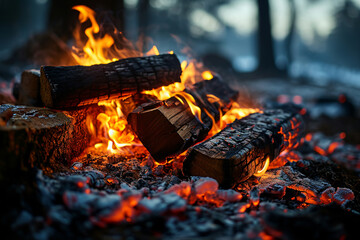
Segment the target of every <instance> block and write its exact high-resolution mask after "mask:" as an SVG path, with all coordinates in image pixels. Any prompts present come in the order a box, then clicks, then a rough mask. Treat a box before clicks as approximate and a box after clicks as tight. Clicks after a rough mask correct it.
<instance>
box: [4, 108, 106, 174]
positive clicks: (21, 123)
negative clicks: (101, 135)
mask: <svg viewBox="0 0 360 240" xmlns="http://www.w3.org/2000/svg"><path fill="white" fill-rule="evenodd" d="M100 109H101V108H99V107H88V108H83V109H79V110H76V111H67V112H59V111H54V110H50V109H46V108H36V107H27V106H14V105H9V104H5V105H1V106H0V140H1V143H2V144H1V145H0V152H1V153H2V157H3V159H1V161H0V178H1V177H2V176H4V174H5V173H6V172H7V171H20V170H27V169H29V168H32V167H38V168H41V169H42V170H43V171H44V172H45V173H46V174H50V173H52V172H54V171H58V170H61V169H63V166H67V165H69V163H70V161H71V159H72V158H73V157H76V156H78V155H79V154H81V152H82V151H83V150H84V149H85V148H86V147H87V146H88V143H89V141H90V137H91V136H90V134H89V133H88V131H87V128H86V123H85V122H86V116H87V115H88V114H92V113H94V114H97V113H98V112H100Z"/></svg>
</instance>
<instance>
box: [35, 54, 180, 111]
mask: <svg viewBox="0 0 360 240" xmlns="http://www.w3.org/2000/svg"><path fill="white" fill-rule="evenodd" d="M181 72H182V71H181V66H180V62H179V60H178V58H177V57H176V55H175V54H163V55H156V56H150V57H139V58H127V59H121V60H119V61H116V62H111V63H108V64H99V65H93V66H67V67H52V66H43V67H42V68H41V77H40V83H41V91H40V92H41V99H42V101H43V103H44V105H45V106H47V107H52V108H59V109H66V108H72V107H78V106H83V105H89V104H93V103H97V102H99V101H101V100H111V99H117V98H120V97H126V96H130V95H133V94H136V93H140V92H142V91H143V90H151V89H155V88H158V87H161V86H166V85H169V84H171V83H174V82H179V81H180V75H181Z"/></svg>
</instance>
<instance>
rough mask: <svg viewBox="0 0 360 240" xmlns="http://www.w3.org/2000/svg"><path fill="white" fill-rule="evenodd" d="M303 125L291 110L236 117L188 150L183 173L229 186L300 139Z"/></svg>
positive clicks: (250, 173)
mask: <svg viewBox="0 0 360 240" xmlns="http://www.w3.org/2000/svg"><path fill="white" fill-rule="evenodd" d="M303 128H304V124H303V120H302V117H301V115H299V114H298V113H297V111H294V110H286V111H285V110H281V109H276V110H265V111H264V112H263V113H254V114H251V115H249V116H247V117H245V118H242V119H240V120H236V121H235V122H233V123H232V124H230V125H229V126H228V127H226V128H225V129H223V130H222V131H221V132H219V133H218V134H216V135H215V136H213V137H212V138H210V139H208V140H206V141H204V142H202V143H200V144H198V145H195V146H194V147H192V148H190V149H189V152H188V155H187V157H186V159H185V161H184V165H183V170H184V173H185V174H187V175H191V176H203V177H212V178H215V179H216V180H217V181H218V182H219V184H220V185H222V186H224V187H231V186H233V185H235V184H236V183H239V182H241V181H244V180H246V179H248V178H249V177H251V176H252V175H253V174H254V173H257V172H258V171H260V170H261V169H263V168H264V167H265V162H266V160H267V158H269V161H272V160H273V159H274V158H276V157H277V156H278V155H279V154H280V152H281V151H283V150H284V149H286V148H287V147H292V146H294V145H296V144H297V142H298V140H300V137H301V134H302V132H303V130H304V129H303Z"/></svg>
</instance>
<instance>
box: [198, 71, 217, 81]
mask: <svg viewBox="0 0 360 240" xmlns="http://www.w3.org/2000/svg"><path fill="white" fill-rule="evenodd" d="M201 77H202V78H203V79H204V80H211V79H213V78H214V76H213V75H212V74H211V72H210V71H204V72H203V73H202V74H201Z"/></svg>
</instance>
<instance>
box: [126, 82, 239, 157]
mask: <svg viewBox="0 0 360 240" xmlns="http://www.w3.org/2000/svg"><path fill="white" fill-rule="evenodd" d="M186 92H187V93H189V94H190V95H192V96H193V97H194V99H195V101H196V105H197V106H199V107H200V108H201V121H200V120H199V119H197V118H196V117H195V116H194V115H193V114H192V112H191V109H190V107H189V105H188V104H187V102H186V100H185V99H184V98H183V97H182V96H181V95H179V96H177V97H172V98H170V99H168V100H165V101H161V102H159V101H158V102H153V103H145V104H142V105H141V106H139V107H138V108H136V109H135V110H134V111H133V112H132V113H130V114H129V116H128V122H129V124H130V125H131V127H132V129H133V130H134V132H135V133H136V135H137V136H138V137H139V139H140V140H141V142H142V143H143V144H144V146H145V147H146V149H147V150H148V151H149V152H150V154H151V156H152V157H153V158H154V159H155V160H156V161H157V162H165V161H166V158H168V157H173V156H175V155H177V154H180V153H182V152H184V151H185V150H186V149H188V148H189V147H190V146H191V145H193V144H195V143H197V142H199V141H201V140H203V139H204V138H205V137H206V136H207V134H208V132H209V131H210V129H211V127H212V124H213V121H212V119H211V118H210V117H209V115H211V117H212V118H213V119H214V120H215V121H218V120H219V119H220V115H221V114H220V111H221V112H222V113H224V112H226V110H227V107H228V106H229V104H230V103H231V101H232V100H235V99H236V98H237V96H238V93H237V92H235V91H234V90H232V89H231V88H230V87H229V86H228V85H227V84H226V83H225V82H223V81H222V80H221V79H220V78H218V77H215V78H213V79H212V80H206V81H202V82H199V83H197V84H195V85H194V87H193V88H192V89H187V90H186ZM209 94H211V95H214V96H216V97H217V98H219V99H220V101H221V104H220V103H219V102H212V101H209V99H208V95H209ZM179 98H180V99H182V100H181V101H180V100H179ZM205 111H206V112H207V114H206V113H205ZM208 114H209V115H208Z"/></svg>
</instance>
